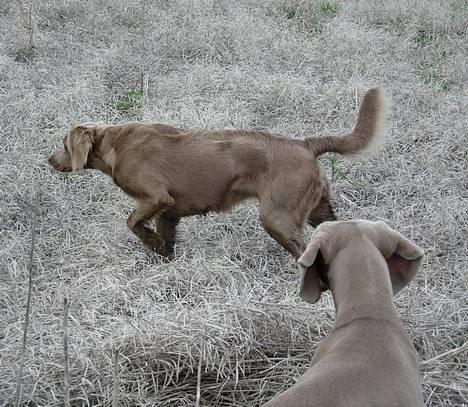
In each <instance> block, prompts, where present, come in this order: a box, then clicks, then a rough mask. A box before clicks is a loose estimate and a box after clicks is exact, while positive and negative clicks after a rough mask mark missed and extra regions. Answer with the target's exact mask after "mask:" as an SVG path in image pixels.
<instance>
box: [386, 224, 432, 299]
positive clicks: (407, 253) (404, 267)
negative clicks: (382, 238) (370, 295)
mask: <svg viewBox="0 0 468 407" xmlns="http://www.w3.org/2000/svg"><path fill="white" fill-rule="evenodd" d="M393 232H394V233H395V236H396V238H397V241H398V243H397V246H396V249H395V252H394V253H393V254H392V255H391V256H390V257H389V258H387V259H386V260H387V264H388V270H389V272H390V279H391V281H392V287H393V294H396V293H397V292H398V291H400V290H401V289H402V288H403V287H405V286H406V285H407V284H408V283H409V282H410V281H411V280H412V279H413V278H414V276H415V275H416V273H417V272H418V270H419V269H420V267H421V263H422V261H423V258H424V252H423V250H422V249H421V248H420V247H419V246H417V245H416V244H414V243H413V242H411V241H410V240H408V239H406V238H405V237H403V235H401V234H400V233H398V232H396V231H393Z"/></svg>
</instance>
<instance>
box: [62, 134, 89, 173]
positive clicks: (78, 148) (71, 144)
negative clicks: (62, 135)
mask: <svg viewBox="0 0 468 407" xmlns="http://www.w3.org/2000/svg"><path fill="white" fill-rule="evenodd" d="M93 136H94V130H93V129H90V128H89V127H84V126H78V127H76V128H75V129H73V131H72V133H71V134H70V135H69V136H68V150H69V153H70V160H71V166H72V170H73V171H75V170H81V169H83V167H84V166H85V165H86V162H87V161H88V154H89V152H90V151H91V149H92V148H93Z"/></svg>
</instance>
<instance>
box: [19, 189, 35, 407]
mask: <svg viewBox="0 0 468 407" xmlns="http://www.w3.org/2000/svg"><path fill="white" fill-rule="evenodd" d="M39 201H40V193H39V192H37V193H36V201H35V205H34V207H33V211H32V220H31V251H30V253H29V264H28V274H29V275H28V297H27V300H26V315H25V317H24V327H23V343H22V345H21V354H20V365H19V369H18V376H17V379H16V395H15V406H19V405H20V399H21V384H22V380H23V369H24V359H25V354H26V342H27V337H28V327H29V315H30V313H31V294H32V275H33V259H34V246H35V244H36V218H37V212H38V208H39Z"/></svg>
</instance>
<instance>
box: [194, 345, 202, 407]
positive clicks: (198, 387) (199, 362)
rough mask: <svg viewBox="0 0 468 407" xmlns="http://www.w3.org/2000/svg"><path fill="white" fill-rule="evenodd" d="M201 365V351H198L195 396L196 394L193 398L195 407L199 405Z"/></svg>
mask: <svg viewBox="0 0 468 407" xmlns="http://www.w3.org/2000/svg"><path fill="white" fill-rule="evenodd" d="M201 365H202V353H201V352H200V359H199V360H198V369H197V396H196V400H195V407H200V395H201Z"/></svg>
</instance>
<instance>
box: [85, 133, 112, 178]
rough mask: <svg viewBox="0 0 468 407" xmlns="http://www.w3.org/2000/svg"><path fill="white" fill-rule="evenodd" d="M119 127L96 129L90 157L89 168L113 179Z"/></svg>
mask: <svg viewBox="0 0 468 407" xmlns="http://www.w3.org/2000/svg"><path fill="white" fill-rule="evenodd" d="M119 130H120V129H119V128H117V126H109V127H105V128H96V130H95V134H94V138H93V149H92V151H91V152H90V154H89V156H88V162H87V167H89V168H94V169H96V170H100V171H102V172H103V173H105V174H107V175H109V176H111V177H112V175H113V170H114V146H115V141H116V138H117V136H118V134H119Z"/></svg>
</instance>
